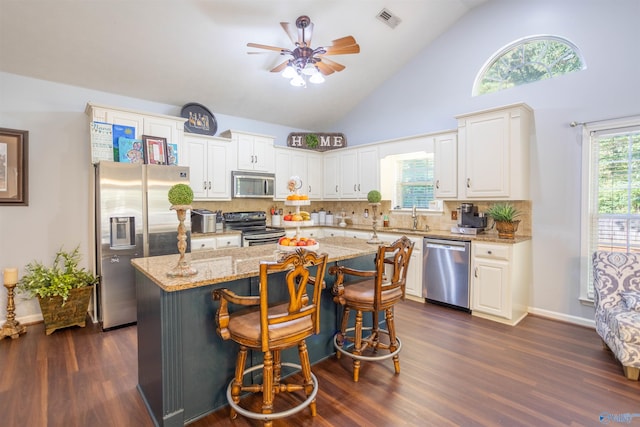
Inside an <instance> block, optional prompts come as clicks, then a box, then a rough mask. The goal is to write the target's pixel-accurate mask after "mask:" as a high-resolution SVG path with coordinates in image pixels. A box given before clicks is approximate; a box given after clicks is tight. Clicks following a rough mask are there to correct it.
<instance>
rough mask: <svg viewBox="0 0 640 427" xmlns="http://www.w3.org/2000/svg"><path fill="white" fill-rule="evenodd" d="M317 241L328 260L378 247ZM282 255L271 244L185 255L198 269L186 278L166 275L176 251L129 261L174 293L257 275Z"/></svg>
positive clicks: (175, 260) (335, 239) (347, 241)
mask: <svg viewBox="0 0 640 427" xmlns="http://www.w3.org/2000/svg"><path fill="white" fill-rule="evenodd" d="M318 243H319V244H320V247H319V249H317V251H316V252H318V253H327V254H328V255H329V261H340V260H344V259H350V258H356V257H359V256H363V255H370V254H375V253H376V252H377V250H378V247H377V245H371V244H368V243H366V241H365V240H361V239H353V238H351V237H326V238H322V239H318ZM282 254H283V252H281V251H279V250H278V248H277V245H275V244H271V245H262V246H248V247H242V248H227V249H225V250H224V251H219V250H217V251H216V250H204V251H198V252H195V253H190V254H185V257H186V259H187V260H189V261H190V262H191V266H192V267H193V268H195V269H196V270H197V271H198V273H197V274H195V275H193V276H190V277H168V276H167V273H168V272H169V271H171V270H172V269H173V268H174V267H175V266H176V265H177V263H178V259H179V255H177V254H176V255H162V256H156V257H149V258H136V259H134V260H132V261H131V264H133V266H134V267H135V268H136V269H137V270H139V271H140V272H142V273H143V274H144V275H145V276H147V277H148V278H149V279H151V280H152V281H153V282H154V283H155V284H157V285H158V286H159V287H160V288H162V289H163V290H165V291H167V292H174V291H181V290H185V289H191V288H197V287H200V286H207V285H213V284H216V283H222V282H229V281H232V280H237V279H243V278H247V277H254V276H258V275H259V274H260V271H259V270H260V267H259V266H260V261H263V260H267V261H277V260H278V259H279V257H280V256H282Z"/></svg>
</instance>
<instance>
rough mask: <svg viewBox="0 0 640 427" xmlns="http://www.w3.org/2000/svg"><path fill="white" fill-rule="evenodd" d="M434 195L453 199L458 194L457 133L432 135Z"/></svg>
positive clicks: (439, 197)
mask: <svg viewBox="0 0 640 427" xmlns="http://www.w3.org/2000/svg"><path fill="white" fill-rule="evenodd" d="M434 169H435V170H434V179H435V190H434V193H435V196H436V198H438V199H455V198H456V197H457V196H458V134H457V133H456V132H448V133H443V134H440V135H435V137H434Z"/></svg>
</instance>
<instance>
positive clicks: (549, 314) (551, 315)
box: [528, 307, 596, 329]
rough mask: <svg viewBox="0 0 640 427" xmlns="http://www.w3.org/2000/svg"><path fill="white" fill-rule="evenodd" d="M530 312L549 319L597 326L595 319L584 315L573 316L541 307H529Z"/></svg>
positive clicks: (592, 326)
mask: <svg viewBox="0 0 640 427" xmlns="http://www.w3.org/2000/svg"><path fill="white" fill-rule="evenodd" d="M528 311H529V313H531V314H535V315H536V316H540V317H546V318H548V319H553V320H560V321H562V322H567V323H573V324H575V325H580V326H586V327H587V328H593V329H595V328H596V322H595V320H591V319H585V318H583V317H576V316H571V315H569V314H564V313H558V312H556V311H549V310H543V309H540V308H533V307H529V310H528Z"/></svg>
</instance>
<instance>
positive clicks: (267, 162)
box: [220, 130, 275, 173]
mask: <svg viewBox="0 0 640 427" xmlns="http://www.w3.org/2000/svg"><path fill="white" fill-rule="evenodd" d="M220 135H221V136H223V137H225V138H231V140H232V141H233V142H234V144H236V145H237V147H238V148H237V149H238V152H237V159H238V170H246V171H256V172H269V173H274V172H275V147H274V144H273V143H274V139H275V138H274V137H272V136H266V135H258V134H253V133H247V132H240V131H235V130H227V131H225V132H223V133H222V134H220Z"/></svg>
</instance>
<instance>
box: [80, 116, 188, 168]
mask: <svg viewBox="0 0 640 427" xmlns="http://www.w3.org/2000/svg"><path fill="white" fill-rule="evenodd" d="M86 113H87V115H88V116H89V118H90V120H91V121H95V122H103V123H110V124H115V125H123V126H132V127H134V128H135V129H136V134H135V137H136V138H142V135H150V136H157V137H161V138H166V139H167V143H172V144H176V145H177V146H178V164H179V165H180V166H188V164H187V163H185V161H184V153H183V138H184V122H185V120H186V119H185V118H184V117H174V116H165V115H161V114H150V113H143V112H138V111H134V110H127V109H121V108H113V107H106V106H102V105H97V104H92V103H89V104H87V109H86Z"/></svg>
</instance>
